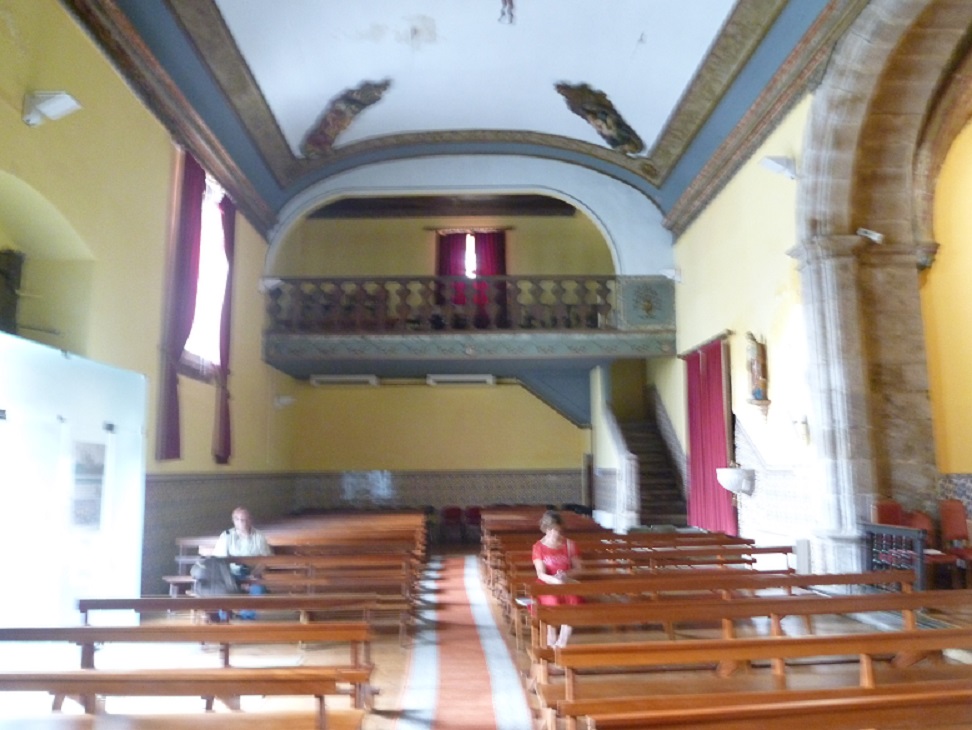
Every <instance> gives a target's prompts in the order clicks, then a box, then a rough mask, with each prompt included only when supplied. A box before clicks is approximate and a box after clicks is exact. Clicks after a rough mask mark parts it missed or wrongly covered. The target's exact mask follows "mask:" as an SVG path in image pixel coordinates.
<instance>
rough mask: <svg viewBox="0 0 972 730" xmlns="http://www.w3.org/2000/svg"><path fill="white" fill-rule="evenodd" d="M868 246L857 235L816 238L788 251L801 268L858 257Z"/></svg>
mask: <svg viewBox="0 0 972 730" xmlns="http://www.w3.org/2000/svg"><path fill="white" fill-rule="evenodd" d="M865 246H866V242H865V241H863V240H862V239H861V237H860V236H856V235H841V236H837V235H834V236H814V237H813V238H812V239H810V240H809V241H805V242H804V243H801V244H799V245H797V246H795V247H793V248H791V249H790V250H789V251H787V254H789V255H790V256H791V257H792V258H795V259H796V260H797V261H798V262H799V263H800V265H801V266H807V265H809V264H812V263H817V262H820V261H826V260H828V259H836V258H848V257H851V256H856V255H857V254H858V253H859V252H860V251H861V250H862V249H864V248H865Z"/></svg>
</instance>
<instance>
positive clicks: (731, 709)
mask: <svg viewBox="0 0 972 730" xmlns="http://www.w3.org/2000/svg"><path fill="white" fill-rule="evenodd" d="M725 695H726V696H722V695H720V697H719V698H718V702H717V703H716V704H715V705H713V704H711V699H712V698H711V696H710V695H698V694H691V695H680V696H677V697H666V698H664V699H663V700H662V701H660V702H659V701H656V700H655V698H632V699H627V700H618V699H612V700H607V701H601V700H592V701H588V702H584V701H578V702H575V703H573V704H572V706H571V711H572V712H574V713H576V716H578V717H583V718H584V722H583V724H582V727H585V728H587V729H588V730H596V729H599V728H600V729H607V728H613V729H615V730H640V728H658V729H663V728H686V727H691V728H696V729H697V730H703V729H706V730H751V729H752V728H754V727H772V728H774V730H806V728H808V727H812V728H827V730H860V728H870V727H880V728H882V730H892V729H894V728H907V729H909V730H910V729H912V728H916V727H935V728H937V727H941V726H943V725H948V726H954V727H956V728H958V727H967V726H969V724H972V686H970V684H969V682H968V681H967V680H964V679H962V680H957V681H948V680H946V681H941V682H933V681H929V682H920V683H900V684H895V685H891V686H886V687H872V688H865V689H860V688H856V687H847V688H835V689H831V690H824V691H798V690H792V691H789V692H785V693H772V692H749V693H747V692H738V693H725Z"/></svg>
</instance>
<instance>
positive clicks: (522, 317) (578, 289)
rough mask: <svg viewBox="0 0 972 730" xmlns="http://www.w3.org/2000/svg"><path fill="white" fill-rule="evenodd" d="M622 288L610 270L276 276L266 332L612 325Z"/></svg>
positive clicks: (269, 294)
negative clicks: (577, 273) (594, 273)
mask: <svg viewBox="0 0 972 730" xmlns="http://www.w3.org/2000/svg"><path fill="white" fill-rule="evenodd" d="M617 292H618V285H617V279H616V278H615V277H609V276H542V277H541V276H482V277H477V278H475V279H470V278H466V277H463V276H453V277H449V276H445V277H443V276H439V277H435V276H401V277H387V278H376V277H368V278H283V279H274V280H273V284H272V285H271V286H268V291H267V314H268V318H269V321H268V330H267V332H268V333H272V334H288V333H293V334H329V333H334V334H349V333H367V334H373V333H388V334H393V333H404V332H426V333H431V332H444V333H448V332H462V331H465V332H469V331H470V330H479V331H488V330H500V331H503V332H516V331H521V330H529V331H532V332H537V331H538V330H539V331H543V330H547V331H550V330H554V331H556V330H600V331H604V330H608V331H610V330H615V329H617V317H616V313H617Z"/></svg>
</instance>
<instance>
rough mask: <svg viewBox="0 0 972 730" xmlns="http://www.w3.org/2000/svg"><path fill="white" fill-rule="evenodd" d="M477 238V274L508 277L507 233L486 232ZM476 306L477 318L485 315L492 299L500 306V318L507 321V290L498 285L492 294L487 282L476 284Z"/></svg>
mask: <svg viewBox="0 0 972 730" xmlns="http://www.w3.org/2000/svg"><path fill="white" fill-rule="evenodd" d="M475 236H476V273H477V274H478V275H479V276H506V232H505V231H484V232H482V233H477V234H475ZM475 286H476V305H477V307H478V308H479V310H480V314H478V315H477V316H481V315H485V313H486V312H485V307H486V305H487V304H488V303H489V301H490V299H491V298H492V300H493V301H494V302H496V303H497V304H499V305H500V318H501V320H505V319H506V317H505V314H506V288H505V284H503V283H496V286H495V290H494V291H492V292H490V287H489V284H487V283H486V282H485V281H477V282H476V285H475Z"/></svg>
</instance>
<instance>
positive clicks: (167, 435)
mask: <svg viewBox="0 0 972 730" xmlns="http://www.w3.org/2000/svg"><path fill="white" fill-rule="evenodd" d="M205 192H206V171H205V170H203V168H202V166H200V164H199V163H198V162H196V160H195V159H194V158H193V157H192V155H189V154H186V155H184V157H183V172H182V194H181V197H180V202H179V230H178V236H177V240H176V250H175V256H174V258H175V260H174V262H173V274H172V281H171V282H170V286H169V305H168V316H167V317H166V322H165V324H164V331H163V333H162V338H163V341H162V372H161V375H160V381H161V393H160V395H159V422H158V437H157V439H156V446H155V456H156V458H157V459H158V460H160V461H162V460H166V459H179V458H181V457H182V443H181V440H180V434H179V374H178V369H179V361H180V359H181V358H182V351H183V349H184V348H185V345H186V340H187V339H188V338H189V332H190V330H191V329H192V320H193V317H194V316H195V312H196V281H197V279H198V278H199V241H200V231H201V230H202V200H203V195H204V194H205Z"/></svg>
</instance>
